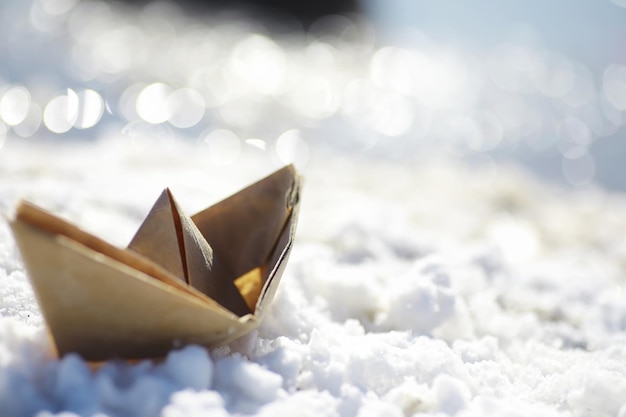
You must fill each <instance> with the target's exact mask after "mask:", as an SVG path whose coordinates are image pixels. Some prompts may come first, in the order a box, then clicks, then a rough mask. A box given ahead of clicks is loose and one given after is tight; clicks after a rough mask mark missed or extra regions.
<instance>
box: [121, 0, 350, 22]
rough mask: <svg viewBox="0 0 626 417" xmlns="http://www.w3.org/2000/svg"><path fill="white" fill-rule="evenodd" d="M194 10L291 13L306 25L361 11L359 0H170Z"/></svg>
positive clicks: (128, 0) (142, 1)
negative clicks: (318, 20)
mask: <svg viewBox="0 0 626 417" xmlns="http://www.w3.org/2000/svg"><path fill="white" fill-rule="evenodd" d="M124 1H125V2H126V3H129V4H136V5H144V4H147V3H150V2H151V1H147V0H124ZM169 1H170V2H172V3H176V4H178V5H180V6H181V7H182V8H183V9H184V10H187V11H191V12H211V11H220V10H241V11H244V12H248V13H251V14H253V15H255V16H258V17H259V18H271V19H274V18H280V17H282V16H284V17H292V18H296V19H297V20H299V21H300V22H301V23H302V24H304V25H305V26H308V25H310V24H311V23H313V22H314V21H316V20H317V19H319V18H321V17H324V16H328V15H332V14H346V13H354V12H358V11H359V7H358V0H239V1H229V0H169ZM257 13H258V14H257Z"/></svg>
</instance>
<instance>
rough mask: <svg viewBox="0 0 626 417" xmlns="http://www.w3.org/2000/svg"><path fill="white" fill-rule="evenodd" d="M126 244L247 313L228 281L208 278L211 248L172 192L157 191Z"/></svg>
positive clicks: (193, 285) (241, 314)
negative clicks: (151, 204)
mask: <svg viewBox="0 0 626 417" xmlns="http://www.w3.org/2000/svg"><path fill="white" fill-rule="evenodd" d="M128 248H129V249H131V250H133V251H135V252H137V253H139V254H141V255H143V256H145V257H146V258H148V259H150V260H152V261H153V262H155V263H157V264H159V265H161V266H162V267H163V268H165V269H167V270H168V271H170V272H172V273H173V274H174V275H176V276H178V277H180V278H181V279H182V280H183V281H185V282H186V283H187V284H189V285H191V286H192V287H194V288H195V289H197V290H198V291H200V292H202V293H204V294H206V295H207V296H209V297H211V298H212V299H214V300H216V301H217V302H219V303H220V304H222V305H223V306H224V307H225V308H227V309H229V310H230V311H232V312H234V313H235V314H237V315H239V316H243V315H245V314H248V313H250V309H249V308H248V307H247V305H246V303H245V301H244V299H243V298H242V296H241V294H240V293H239V291H238V290H237V287H235V285H234V283H233V282H232V281H230V282H223V283H218V282H217V281H216V280H214V279H211V264H212V262H213V250H212V249H211V247H210V246H209V244H208V243H207V241H206V239H205V238H204V237H203V236H202V234H201V233H200V231H199V230H198V228H197V227H196V225H195V224H194V223H193V221H192V220H191V218H190V217H189V216H187V215H186V214H185V213H184V212H183V211H182V210H181V208H180V206H179V205H178V203H177V202H176V200H175V199H174V197H173V196H172V193H171V192H170V190H169V189H166V190H164V191H163V193H161V195H160V196H159V198H158V199H157V201H156V203H155V204H154V206H153V207H152V209H151V210H150V213H149V214H148V216H146V218H145V220H144V221H143V223H142V224H141V226H140V227H139V230H138V231H137V233H136V234H135V236H134V237H133V239H132V240H131V242H130V244H129V245H128Z"/></svg>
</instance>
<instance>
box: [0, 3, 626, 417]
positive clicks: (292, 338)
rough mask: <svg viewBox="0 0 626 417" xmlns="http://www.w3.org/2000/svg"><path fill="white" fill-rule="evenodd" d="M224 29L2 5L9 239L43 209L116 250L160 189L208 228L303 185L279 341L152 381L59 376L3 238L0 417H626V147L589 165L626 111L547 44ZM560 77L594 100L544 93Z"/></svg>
mask: <svg viewBox="0 0 626 417" xmlns="http://www.w3.org/2000/svg"><path fill="white" fill-rule="evenodd" d="M51 10H52V11H51ZM218 18H219V19H236V18H237V17H236V16H235V17H228V16H227V15H224V16H218ZM219 19H211V18H207V20H206V21H204V20H202V21H200V20H194V19H192V18H190V17H188V16H185V15H183V14H182V13H181V12H180V11H179V10H177V9H176V8H174V7H173V6H172V5H170V4H168V3H163V2H157V3H154V4H152V5H150V6H147V7H145V8H144V9H141V10H139V11H136V10H134V9H126V8H121V6H119V5H115V4H114V3H101V2H88V1H75V2H74V1H70V2H54V1H52V2H51V1H43V0H36V1H32V2H27V1H23V2H4V3H2V2H0V20H2V22H1V23H2V24H0V35H2V36H0V50H3V51H8V52H7V53H8V55H7V56H8V59H6V60H4V61H2V62H0V104H1V105H0V213H1V215H2V217H3V219H2V220H4V218H10V217H11V215H12V213H13V209H14V207H15V206H16V204H17V203H18V201H19V200H20V199H28V200H30V201H32V202H34V203H36V204H38V205H40V206H43V207H45V208H47V209H49V210H51V211H53V212H55V213H57V214H59V215H61V216H64V217H65V218H67V219H69V220H70V221H72V222H73V223H76V224H78V225H80V226H81V227H83V228H84V229H86V230H88V231H90V232H92V233H94V234H97V235H98V236H100V237H102V238H104V239H106V240H107V241H109V242H111V243H113V244H116V245H118V246H125V245H127V244H128V242H129V241H130V239H131V238H132V236H133V235H134V233H135V231H136V230H137V227H138V226H139V224H140V223H141V221H142V219H143V218H144V216H145V215H146V214H147V212H148V210H149V209H150V207H151V206H152V204H153V202H154V201H155V199H156V198H157V197H158V195H159V194H160V193H161V191H162V190H163V189H164V188H165V187H170V188H171V189H172V192H173V193H174V194H175V195H176V198H177V201H178V202H179V203H180V205H181V207H182V208H183V209H184V210H185V211H186V212H187V213H190V214H192V213H194V212H196V211H198V210H201V209H203V208H205V207H206V206H208V205H210V204H212V203H214V202H216V201H219V200H220V199H221V198H223V197H226V196H227V195H229V194H231V193H233V192H234V191H236V190H238V189H239V188H241V187H243V186H245V185H247V184H249V183H251V182H252V181H255V180H256V179H259V178H260V177H262V176H263V175H265V174H268V173H270V172H272V171H273V170H275V169H277V168H279V167H280V166H282V165H283V164H284V163H286V162H290V161H293V162H295V163H296V164H297V166H298V168H299V169H300V170H301V172H302V174H303V175H304V186H303V193H302V207H301V213H300V221H299V225H298V232H297V236H296V242H295V245H294V248H293V253H292V255H291V258H290V260H289V263H288V265H287V269H286V271H285V274H284V276H283V279H282V281H281V283H280V286H279V288H278V292H277V294H276V299H275V301H274V303H273V305H272V306H271V310H270V311H269V313H268V315H267V317H266V319H265V321H264V322H263V324H262V325H261V326H260V327H259V328H258V330H256V331H254V332H252V333H250V334H248V335H246V336H244V337H242V338H240V339H239V340H236V341H234V342H232V343H230V344H228V345H224V346H218V347H214V348H211V349H206V348H204V347H200V346H185V347H181V348H180V349H179V350H174V351H172V352H170V353H169V355H168V356H167V357H166V358H161V359H158V360H143V361H139V362H132V363H127V362H124V361H120V360H111V361H107V362H105V363H99V364H92V363H87V362H85V361H84V360H83V359H81V358H80V357H79V356H78V355H75V354H69V355H66V356H65V357H62V358H58V357H56V355H55V352H54V347H53V344H52V343H51V340H50V339H49V337H48V334H47V331H46V328H45V322H44V320H43V317H42V315H41V312H40V310H39V307H38V305H37V302H36V300H35V298H34V295H33V291H32V288H31V286H30V284H29V281H28V278H27V275H26V273H25V271H24V268H23V265H22V263H21V260H20V255H19V253H18V251H17V248H16V245H15V242H14V240H13V237H12V235H11V233H10V230H9V227H8V226H7V224H6V222H4V221H0V416H2V417H5V416H6V417H22V416H37V417H51V416H56V417H76V416H91V417H104V416H107V417H127V416H146V417H148V416H150V417H152V416H163V417H182V416H191V417H200V416H230V415H250V416H263V417H269V416H277V415H278V416H283V415H284V416H315V417H318V416H328V417H351V416H359V417H375V416H392V417H394V416H420V417H421V416H437V417H442V416H459V417H474V416H476V417H478V416H481V417H482V416H498V417H502V416H510V417H513V416H528V415H533V416H535V415H540V416H548V417H553V416H554V417H557V416H558V417H587V416H590V417H591V416H593V417H614V416H617V417H626V362H625V360H624V358H626V290H625V285H626V243H625V240H624V236H626V197H625V196H624V195H623V194H621V193H619V192H616V191H614V190H609V189H604V188H600V187H599V186H598V185H597V184H596V183H595V182H594V181H595V177H594V175H596V173H598V174H599V173H604V174H603V175H608V174H606V173H607V172H608V173H612V174H611V178H608V180H607V178H604V181H605V183H607V184H617V185H619V184H622V182H623V181H622V180H620V178H623V177H624V176H623V175H622V172H623V167H622V166H621V165H620V166H609V165H606V164H604V163H603V159H602V158H603V157H602V152H605V153H607V154H611V155H610V156H614V155H619V145H616V142H613V146H614V148H611V147H610V146H609V145H606V147H605V148H602V147H599V150H598V149H596V148H594V145H595V144H596V143H600V144H602V143H603V142H600V141H603V140H606V141H607V142H610V139H611V138H608V137H610V136H611V135H617V134H619V133H620V132H622V134H623V131H624V130H623V129H624V126H626V118H624V114H623V111H621V110H620V109H619V108H616V107H615V106H614V103H613V104H611V101H610V100H609V101H607V94H608V95H609V96H610V95H611V94H613V93H614V92H611V91H608V92H607V91H605V90H606V89H605V88H604V87H602V88H600V87H598V88H596V87H595V86H594V85H595V84H594V74H592V71H591V70H590V69H589V68H587V67H586V66H585V65H583V64H582V63H580V62H576V61H574V60H572V59H570V58H568V57H567V56H565V54H561V53H558V51H556V52H557V55H555V51H551V50H550V49H549V48H548V46H547V45H545V44H541V42H540V40H539V39H535V40H534V41H533V42H536V43H532V44H530V43H528V42H526V41H524V40H523V39H522V41H520V40H519V39H517V38H513V39H505V40H502V43H500V44H498V45H497V46H496V47H495V49H494V50H493V51H491V52H490V53H485V54H479V53H472V52H471V51H465V50H462V49H459V48H458V47H455V46H454V45H449V44H443V43H440V42H437V41H436V40H435V39H425V38H424V39H422V38H423V37H422V36H421V35H420V36H417V35H415V34H414V35H415V36H413V38H411V39H414V38H419V39H417V40H416V44H414V45H408V46H402V47H400V46H378V45H375V43H374V39H375V36H374V35H375V34H374V33H373V32H372V31H373V28H371V27H369V26H367V25H364V26H359V25H357V24H355V22H353V21H351V20H350V19H348V18H339V19H337V18H335V20H331V21H328V22H326V23H329V24H328V25H327V26H329V28H330V29H332V30H334V32H332V33H329V34H322V33H320V34H315V33H301V34H299V35H294V36H293V38H290V37H289V36H285V37H284V39H283V38H280V37H272V36H271V35H269V34H268V32H266V31H264V30H263V29H262V28H259V26H258V24H257V23H254V22H250V21H233V22H230V21H228V20H224V21H220V20H219ZM321 26H323V25H321ZM527 29H528V30H530V28H527ZM527 29H525V31H524V33H527V32H526V30H527ZM531 35H532V34H531ZM531 38H533V39H534V37H533V36H531ZM129 39H132V40H133V41H129ZM355 39H357V40H356V41H355ZM35 49H37V50H38V51H46V53H42V54H39V53H37V54H31V53H28V52H29V51H32V50H35ZM23 50H24V51H26V52H25V53H24V54H20V51H23ZM520 54H521V55H520ZM492 55H493V56H494V57H496V58H497V57H499V56H500V57H501V58H503V59H487V60H485V59H484V57H485V56H492ZM519 56H521V57H522V58H523V57H526V56H529V57H531V58H532V59H531V61H532V62H533V64H532V65H531V67H532V68H531V67H529V68H527V69H528V71H526V70H524V71H521V70H520V68H518V66H517V61H516V59H518V58H516V57H519ZM555 56H558V59H556V61H555ZM268 57H271V58H272V59H268ZM507 57H508V58H507ZM524 59H525V58H524ZM483 61H485V62H483ZM252 64H254V65H256V66H257V67H258V68H261V69H262V70H263V71H255V68H256V67H254V66H253V65H252ZM568 68H569V69H572V71H574V69H576V71H574V72H572V73H570V72H568V71H569V70H568ZM555 69H558V70H559V71H561V70H562V71H565V73H564V75H565V76H566V77H565V78H564V79H565V80H570V81H572V82H574V84H575V85H579V84H580V85H579V86H588V87H589V88H587V89H584V88H582V87H581V88H578V89H576V88H573V87H572V88H573V89H572V90H571V91H568V92H567V94H565V92H564V91H563V93H564V95H562V96H559V95H558V94H556V93H558V91H556V90H559V89H562V88H564V87H563V85H561V84H562V83H557V85H556V86H555V88H556V90H555V88H547V89H546V86H547V84H546V83H549V82H551V81H550V80H552V78H551V77H547V78H546V74H550V71H553V70H555ZM531 70H532V71H531ZM533 71H534V72H537V73H536V74H534V72H533ZM544 73H545V74H544ZM533 74H534V75H533ZM616 74H617V73H616ZM595 75H596V76H597V75H598V74H595ZM614 75H615V74H614ZM618 75H619V74H618ZM494 76H495V78H494ZM11 77H15V78H17V79H15V80H14V79H12V78H11ZM268 77H269V78H268ZM571 77H574V78H571ZM556 78H558V77H556ZM596 78H598V77H596ZM600 78H602V75H601V74H600V76H599V78H598V79H600ZM434 81H439V82H434ZM504 81H506V82H504ZM20 83H21V84H20ZM499 84H503V85H499ZM81 88H82V89H83V90H82V91H80V89H81ZM74 89H76V91H74ZM578 90H581V91H578ZM583 90H584V91H583ZM587 90H589V91H587ZM596 90H598V91H596ZM26 92H27V93H28V94H25V93H26ZM583 93H584V94H583ZM25 100H26V101H28V102H27V103H26V102H25ZM613 101H614V100H613ZM50 103H56V104H54V105H53V106H51V107H50V108H49V109H48V107H47V106H48V105H49V104H50ZM59 103H60V104H63V103H66V104H68V106H60V105H59ZM70 104H71V105H70ZM578 105H580V106H581V107H576V106H578ZM66 107H67V108H66ZM46 109H48V111H46ZM66 113H67V114H66ZM42 115H43V116H42ZM157 122H159V123H157ZM561 124H563V126H565V127H563V126H561ZM578 128H580V131H579V130H578ZM620 129H621V131H620ZM51 132H59V134H58V135H55V134H53V133H51ZM546 132H547V133H546ZM550 132H552V133H554V132H556V133H554V134H555V135H557V136H558V138H557V137H553V136H554V135H552V133H550ZM581 135H583V136H584V137H583V136H581ZM613 139H615V138H613ZM618 139H619V138H618ZM583 142H584V143H583ZM618 142H619V141H618ZM615 146H617V148H615ZM609 148H610V149H612V151H611V150H610V149H609ZM516 149H517V150H519V153H520V154H521V155H522V156H520V157H519V158H520V159H524V158H525V157H527V155H526V156H524V155H525V154H524V153H523V152H524V150H526V152H528V153H530V154H532V156H533V158H530V159H532V160H533V161H535V162H534V163H535V164H536V165H533V164H532V163H531V164H530V165H531V167H534V168H542V164H544V165H545V166H543V168H546V167H548V168H549V169H547V171H550V172H554V171H556V172H557V173H558V175H559V176H562V177H564V178H562V179H561V182H560V185H557V184H554V183H548V182H547V181H546V180H545V177H537V176H533V175H531V174H530V173H529V172H527V171H525V170H522V169H521V168H520V167H519V166H517V165H516V166H514V165H510V164H508V163H506V161H509V159H515V155H518V156H519V154H515V150H516ZM607 149H609V151H607ZM533 152H534V153H533ZM572 152H573V153H572ZM502 154H505V155H511V157H510V158H509V159H507V158H499V155H502ZM594 158H595V159H594ZM604 158H606V159H604V161H610V160H611V158H608V157H607V156H606V155H605V156H604ZM503 161H504V162H503ZM546 161H547V162H546ZM555 167H556V168H555ZM591 168H593V169H591ZM607 168H608V171H607ZM536 172H541V169H538V170H537V171H536ZM552 178H553V179H554V176H552ZM565 183H568V184H569V186H564V184H565ZM572 185H574V186H575V187H573V186H572Z"/></svg>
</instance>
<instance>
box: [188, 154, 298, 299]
mask: <svg viewBox="0 0 626 417" xmlns="http://www.w3.org/2000/svg"><path fill="white" fill-rule="evenodd" d="M298 190H299V183H298V176H297V174H296V171H295V169H294V167H293V166H292V165H289V166H286V167H284V168H282V169H280V170H278V171H276V172H275V173H273V174H272V175H270V176H268V177H266V178H264V179H262V180H260V181H258V182H257V183H255V184H252V185H250V186H248V187H246V188H244V189H243V190H241V191H239V192H238V193H237V194H234V195H232V196H231V197H228V198H227V199H225V200H223V201H221V202H219V203H217V204H215V205H214V206H211V207H209V208H208V209H206V210H204V211H201V212H199V213H197V214H195V215H193V216H192V220H193V222H194V223H195V224H196V225H197V226H198V229H199V230H200V232H201V233H202V235H203V236H204V237H205V238H206V240H207V242H209V245H211V247H212V248H213V253H214V256H215V258H214V259H215V263H214V265H213V268H212V271H211V278H212V279H215V280H217V281H219V282H224V283H225V282H227V281H232V280H233V279H236V278H238V277H240V276H242V275H244V274H246V273H248V272H250V271H251V270H253V269H255V268H257V267H259V266H263V271H262V272H261V280H262V282H261V283H260V284H261V287H263V286H264V285H265V283H266V281H267V279H268V277H269V274H270V272H271V270H272V267H273V266H268V265H267V262H268V261H269V260H270V258H272V255H273V254H274V252H275V248H276V247H277V244H278V241H279V240H280V239H281V236H283V243H287V241H290V240H291V236H290V235H291V232H292V230H291V228H290V227H288V226H289V220H290V218H291V217H292V214H293V212H294V209H295V205H296V204H297V202H298ZM276 260H278V259H276Z"/></svg>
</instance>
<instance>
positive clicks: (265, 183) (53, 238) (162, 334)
mask: <svg viewBox="0 0 626 417" xmlns="http://www.w3.org/2000/svg"><path fill="white" fill-rule="evenodd" d="M299 192H300V181H299V177H298V175H297V173H296V171H295V169H294V168H293V166H287V167H284V168H282V169H280V170H278V171H276V172H275V173H273V174H271V175H270V176H268V177H266V178H264V179H262V180H260V181H259V182H257V183H255V184H253V185H251V186H249V187H247V188H245V189H243V190H241V191H240V192H238V193H236V194H234V195H232V196H231V197H229V198H227V199H225V200H223V201H221V202H219V203H217V204H215V205H213V206H211V207H209V208H207V209H205V210H203V211H201V212H199V213H197V214H195V215H193V216H191V217H189V216H187V215H185V214H184V213H183V211H182V210H181V209H180V207H179V205H178V204H177V203H176V201H175V200H174V198H173V196H172V194H171V192H170V191H169V190H167V189H166V190H165V191H164V192H163V194H161V196H160V197H159V199H158V200H157V202H156V203H155V205H154V206H153V208H152V210H151V211H150V213H149V214H148V216H147V217H146V219H145V220H144V222H143V223H142V225H141V226H140V228H139V230H138V231H137V233H136V235H135V237H134V238H133V239H132V241H131V243H130V245H129V246H128V248H126V249H120V248H118V247H115V246H113V245H111V244H109V243H107V242H105V241H103V240H102V239H99V238H98V237H96V236H93V235H91V234H89V233H87V232H85V231H83V230H81V229H79V228H77V227H75V226H73V225H71V224H70V223H68V222H66V221H64V220H62V219H60V218H59V217H56V216H54V215H52V214H50V213H49V212H47V211H45V210H42V209H41V208H38V207H36V206H34V205H32V204H30V203H27V202H22V203H21V204H20V205H19V206H18V208H17V210H16V215H15V218H14V219H13V220H12V222H11V227H12V230H13V233H14V236H15V239H16V241H17V244H18V247H19V250H20V252H21V254H22V258H23V262H24V265H25V267H26V270H27V273H28V276H29V279H30V282H31V283H32V286H33V288H34V291H35V295H36V298H37V301H38V303H39V305H40V307H41V310H42V313H43V316H44V318H45V321H46V324H47V326H48V329H49V332H50V334H51V336H52V339H53V341H54V344H55V346H56V348H57V351H58V354H59V355H64V354H66V353H69V352H77V353H79V354H80V355H81V356H83V357H84V358H85V359H87V360H90V361H102V360H107V359H111V358H124V359H142V358H156V357H163V356H165V355H166V354H167V352H168V351H169V350H170V349H172V348H176V347H179V346H182V345H186V344H192V343H193V344H200V345H204V346H215V345H219V344H222V343H226V342H228V341H231V340H233V339H235V338H237V337H239V336H241V335H243V334H245V333H248V332H250V331H251V330H253V329H254V328H256V327H257V326H258V325H259V323H260V322H261V320H262V319H263V317H264V316H265V314H266V313H267V310H268V306H269V305H270V303H271V301H272V299H273V298H274V294H275V292H276V288H277V286H278V283H279V280H280V277H281V275H282V273H283V270H284V268H285V264H286V262H287V258H288V256H289V253H290V251H291V247H292V244H293V239H294V233H295V228H296V221H297V214H298V207H299V204H298V203H299Z"/></svg>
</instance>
